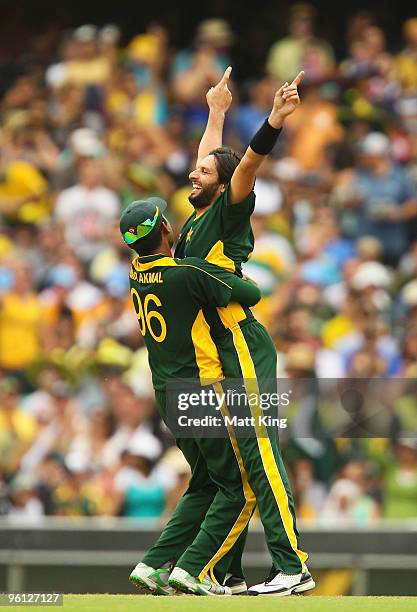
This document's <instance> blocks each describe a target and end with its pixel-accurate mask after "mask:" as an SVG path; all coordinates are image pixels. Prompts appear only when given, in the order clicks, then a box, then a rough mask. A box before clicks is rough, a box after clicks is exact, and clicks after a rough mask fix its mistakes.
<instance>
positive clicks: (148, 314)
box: [130, 254, 260, 391]
mask: <svg viewBox="0 0 417 612" xmlns="http://www.w3.org/2000/svg"><path fill="white" fill-rule="evenodd" d="M130 287H131V296H132V300H133V305H134V308H135V311H136V314H137V317H138V322H139V325H140V329H141V332H142V335H143V337H144V340H145V344H146V347H147V349H148V356H149V365H150V368H151V371H152V378H153V384H154V387H155V389H156V390H160V391H162V390H164V389H165V383H166V381H167V380H168V379H171V378H198V377H199V378H200V379H202V380H221V379H222V378H224V374H223V368H222V365H221V362H220V358H219V356H218V352H217V349H216V346H215V345H214V343H213V340H212V339H211V337H210V330H209V327H208V325H207V322H206V321H205V319H204V316H203V313H202V307H203V304H207V305H211V306H220V307H224V306H226V305H227V304H228V303H229V301H230V299H231V298H232V296H233V295H235V299H245V298H246V297H248V299H247V301H246V303H249V304H254V303H256V302H257V301H258V300H259V298H260V293H259V290H258V289H257V288H256V287H255V286H254V285H252V284H251V283H248V282H246V281H243V280H242V279H240V278H238V277H237V276H236V275H235V274H233V273H232V272H228V271H226V270H224V269H221V268H219V267H217V266H214V265H212V264H209V263H207V262H206V261H204V260H202V259H197V258H194V257H187V258H185V259H182V260H178V259H174V258H172V257H168V256H164V255H159V254H157V255H148V256H144V257H137V258H136V259H135V260H134V261H133V263H132V267H131V271H130ZM242 288H243V290H244V292H245V295H244V296H242ZM248 290H249V292H250V293H251V295H250V296H247V291H248ZM254 294H256V295H255V298H254Z"/></svg>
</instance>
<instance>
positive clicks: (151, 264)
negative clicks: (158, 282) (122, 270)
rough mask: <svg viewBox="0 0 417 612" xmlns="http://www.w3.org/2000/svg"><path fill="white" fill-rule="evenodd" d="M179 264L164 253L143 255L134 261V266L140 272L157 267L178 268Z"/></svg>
mask: <svg viewBox="0 0 417 612" xmlns="http://www.w3.org/2000/svg"><path fill="white" fill-rule="evenodd" d="M176 265H178V264H177V262H176V261H175V259H174V258H173V257H170V256H169V255H164V254H163V253H153V254H152V255H141V256H138V257H136V259H134V260H133V266H134V268H135V270H137V271H138V272H144V271H145V270H150V269H151V268H155V267H156V266H161V267H162V266H176Z"/></svg>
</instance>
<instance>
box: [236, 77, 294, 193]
mask: <svg viewBox="0 0 417 612" xmlns="http://www.w3.org/2000/svg"><path fill="white" fill-rule="evenodd" d="M303 76H304V72H303V71H301V72H299V73H298V74H297V76H296V77H295V79H294V80H293V82H292V83H290V84H288V83H285V84H284V85H282V87H280V88H279V89H278V91H277V92H276V94H275V97H274V103H273V106H272V110H271V112H270V114H269V117H268V118H267V119H266V120H265V122H264V123H263V125H262V126H261V128H260V129H259V130H258V131H257V133H256V134H255V136H254V137H253V138H252V140H251V142H250V144H249V147H248V148H247V149H246V152H245V154H244V155H243V157H242V159H241V160H240V163H239V165H238V166H237V168H236V170H235V171H234V173H233V176H232V179H231V181H230V196H229V203H230V204H238V203H239V202H242V201H243V200H244V199H245V198H246V197H247V196H248V195H249V193H250V192H251V191H252V189H253V185H254V182H255V178H256V172H257V170H258V168H259V166H260V165H261V164H262V162H263V160H264V159H265V156H266V155H269V153H270V152H271V151H272V149H273V148H274V146H275V143H276V141H277V139H278V136H279V134H280V131H281V129H282V126H283V125H284V121H285V119H286V117H288V115H291V113H293V112H294V110H295V109H296V108H297V106H298V105H299V104H300V97H299V95H298V85H299V84H300V83H301V81H302V79H303Z"/></svg>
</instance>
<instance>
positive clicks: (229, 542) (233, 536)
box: [198, 382, 256, 580]
mask: <svg viewBox="0 0 417 612" xmlns="http://www.w3.org/2000/svg"><path fill="white" fill-rule="evenodd" d="M213 388H214V390H215V392H216V393H217V394H218V395H220V396H222V395H224V391H223V387H222V385H221V383H219V382H218V383H215V384H214V385H213ZM220 411H221V413H222V415H223V416H226V415H227V416H229V417H230V412H229V409H228V407H227V405H226V402H225V400H224V399H223V402H222V404H221V406H220ZM227 431H228V433H229V438H230V442H231V443H232V447H233V452H234V454H235V457H236V460H237V463H238V466H239V471H240V475H241V478H242V486H243V493H244V495H245V500H246V501H245V505H244V506H243V508H242V511H241V512H240V514H239V516H238V517H237V519H236V521H235V523H234V525H233V527H232V528H231V530H230V531H229V533H228V534H227V536H226V538H225V539H224V541H223V542H222V544H221V546H220V548H219V550H218V551H217V552H216V553H215V554H214V555H213V557H212V558H211V559H210V561H209V562H208V563H207V564H206V565H205V566H204V567H203V569H202V570H201V572H200V574H199V576H198V577H199V579H200V580H203V578H204V576H205V575H206V573H207V572H209V573H210V576H212V578H213V577H214V573H213V568H214V566H215V565H216V563H217V562H218V561H220V559H222V557H224V555H226V554H227V553H228V552H229V550H230V549H231V548H232V547H233V546H234V545H235V544H236V541H237V540H238V538H239V536H240V535H241V533H242V532H243V530H244V529H245V527H246V525H247V524H248V523H249V520H250V517H251V516H252V512H253V509H254V507H255V505H256V497H255V493H254V492H253V491H252V488H251V486H250V484H249V481H248V475H247V472H246V470H245V467H244V465H243V459H242V455H241V454H240V450H239V445H238V443H237V440H236V435H235V432H234V429H233V426H232V425H230V422H229V424H228V425H227Z"/></svg>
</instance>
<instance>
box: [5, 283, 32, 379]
mask: <svg viewBox="0 0 417 612" xmlns="http://www.w3.org/2000/svg"><path fill="white" fill-rule="evenodd" d="M41 318H42V309H41V304H40V301H39V298H38V297H37V295H35V294H30V295H29V296H28V297H26V298H22V296H20V295H19V294H17V293H8V294H6V295H4V296H3V298H2V300H1V301H0V367H3V368H7V369H9V370H20V369H24V368H26V367H27V366H29V365H31V364H32V363H33V362H34V361H35V360H36V359H37V357H38V356H39V335H40V323H41Z"/></svg>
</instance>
